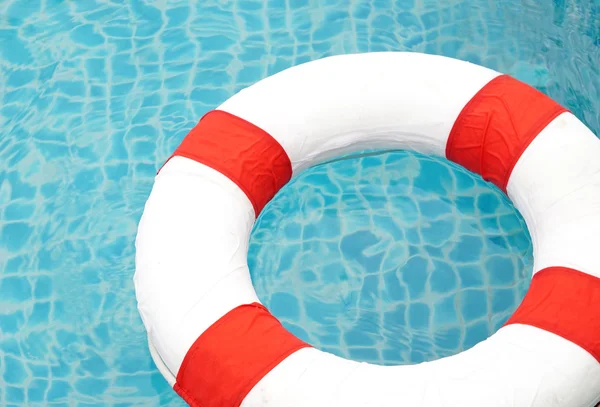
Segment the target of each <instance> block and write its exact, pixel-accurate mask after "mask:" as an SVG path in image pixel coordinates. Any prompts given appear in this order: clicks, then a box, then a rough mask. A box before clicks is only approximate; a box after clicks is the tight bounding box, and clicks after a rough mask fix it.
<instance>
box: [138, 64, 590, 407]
mask: <svg viewBox="0 0 600 407" xmlns="http://www.w3.org/2000/svg"><path fill="white" fill-rule="evenodd" d="M364 148H369V149H376V148H381V149H412V150H417V151H419V152H422V153H427V154H433V155H438V156H445V157H447V158H448V159H450V160H452V161H454V162H456V163H458V164H461V165H463V166H464V167H466V168H467V169H469V170H471V171H473V172H475V173H478V174H481V175H482V176H483V177H484V179H486V180H488V181H490V182H493V183H494V184H496V185H497V186H498V187H499V188H500V189H502V190H503V191H505V192H506V193H507V194H508V196H509V197H510V198H511V199H512V201H513V202H514V204H515V206H516V207H517V208H518V209H519V210H520V212H521V214H522V215H523V217H524V218H525V220H526V222H527V225H528V228H529V231H530V233H531V237H532V240H533V245H534V257H535V258H534V277H533V280H532V283H531V286H530V289H529V291H528V293H527V295H526V297H525V299H524V300H523V302H522V304H521V305H520V307H519V308H518V310H517V311H516V312H515V314H514V315H513V316H512V317H511V318H510V320H509V321H508V322H507V324H506V325H505V326H503V327H502V328H501V329H500V330H499V331H498V332H497V333H495V334H494V335H492V336H491V337H490V338H489V339H487V340H485V341H483V342H481V343H479V344H478V345H476V346H475V347H473V348H471V349H469V350H468V351H465V352H462V353H460V354H458V355H455V356H452V357H447V358H443V359H440V360H436V361H433V362H427V363H421V364H418V365H412V366H387V367H384V366H376V365H370V364H365V363H358V362H354V361H350V360H346V359H343V358H340V357H337V356H334V355H331V354H328V353H325V352H322V351H319V350H317V349H315V348H313V347H311V346H310V345H308V344H307V343H304V342H302V341H301V340H299V339H298V338H296V337H294V336H293V335H292V334H291V333H289V332H288V331H286V330H285V329H284V328H283V327H282V325H281V324H280V323H279V322H278V321H277V319H275V317H273V316H272V315H271V314H270V313H269V311H268V310H267V309H266V308H265V307H264V306H262V305H261V304H260V302H259V300H258V298H257V296H256V293H255V291H254V288H253V287H252V282H251V279H250V274H249V271H248V266H247V262H246V260H247V249H248V239H249V235H250V231H251V228H252V225H253V223H254V221H255V218H256V216H257V215H258V213H259V212H260V211H261V210H262V209H263V207H264V206H265V204H266V203H267V202H268V201H269V200H270V199H271V198H272V197H273V196H274V195H275V193H276V192H277V191H278V190H279V189H280V188H281V187H282V186H283V185H284V184H286V182H288V180H289V179H290V177H291V176H292V174H296V173H298V172H300V171H302V170H303V169H305V168H307V167H309V166H311V165H313V164H316V163H318V162H320V161H322V160H325V159H327V158H331V157H333V156H337V155H340V154H344V153H349V152H351V151H356V150H358V149H364ZM136 247H137V252H136V274H135V278H134V282H135V289H136V296H137V300H138V309H139V312H140V314H141V317H142V320H143V323H144V325H145V328H146V330H147V333H148V338H149V344H150V349H151V353H152V356H153V358H154V361H155V362H156V365H157V366H158V368H159V369H160V371H161V373H162V374H163V375H164V376H165V378H166V379H167V381H168V382H169V383H170V384H171V385H173V387H174V389H175V391H177V393H178V394H179V395H180V396H181V397H182V398H183V399H184V400H186V401H187V403H188V404H190V405H191V406H198V407H234V406H243V407H262V406H274V407H277V406H282V407H308V406H310V407H334V406H336V407H353V406H411V407H420V406H436V407H440V406H445V407H458V406H461V407H481V406H507V407H508V406H510V407H553V406H554V407H558V406H564V407H591V406H594V405H595V404H596V403H597V402H598V401H600V255H599V254H598V253H599V250H600V140H599V139H597V138H596V136H595V135H594V134H593V133H592V132H591V131H590V130H589V129H588V128H587V127H586V126H585V125H584V124H583V123H582V122H581V121H579V120H578V119H577V118H576V117H575V116H574V115H573V114H571V113H570V112H568V111H567V110H566V109H565V108H563V107H561V106H560V105H558V104H557V103H556V102H554V101H553V100H551V99H550V98H549V97H547V96H545V95H543V94H542V93H541V92H539V91H537V90H535V89H533V88H532V87H530V86H528V85H526V84H524V83H522V82H519V81H518V80H516V79H513V78H512V77H510V76H507V75H502V74H500V73H498V72H495V71H493V70H490V69H487V68H484V67H481V66H478V65H474V64H471V63H467V62H463V61H459V60H455V59H450V58H446V57H441V56H432V55H424V54H419V53H394V52H390V53H388V52H384V53H368V54H352V55H343V56H334V57H328V58H324V59H321V60H317V61H313V62H308V63H305V64H302V65H299V66H296V67H293V68H290V69H287V70H285V71H283V72H280V73H278V74H275V75H273V76H271V77H268V78H266V79H263V80H261V81H260V82H258V83H256V84H254V85H252V86H250V87H248V88H246V89H244V90H242V91H241V92H239V93H237V94H236V95H234V96H233V97H231V98H230V99H229V100H227V101H226V102H224V103H223V104H222V105H221V106H219V107H218V108H217V109H216V110H213V111H211V112H209V113H207V114H206V115H205V116H204V117H203V118H202V119H201V121H200V122H199V123H198V125H197V126H196V127H195V128H194V129H192V130H191V132H190V133H189V134H188V135H187V136H186V137H185V139H184V140H183V142H182V143H181V145H180V146H179V147H178V148H177V149H176V151H175V153H174V154H173V156H172V157H171V158H170V159H169V160H168V161H167V163H166V164H165V165H164V166H163V167H162V169H161V170H160V172H159V173H158V175H157V177H156V179H155V183H154V186H153V189H152V192H151V194H150V196H149V198H148V201H147V203H146V206H145V209H144V213H143V216H142V218H141V220H140V223H139V229H138V235H137V239H136Z"/></svg>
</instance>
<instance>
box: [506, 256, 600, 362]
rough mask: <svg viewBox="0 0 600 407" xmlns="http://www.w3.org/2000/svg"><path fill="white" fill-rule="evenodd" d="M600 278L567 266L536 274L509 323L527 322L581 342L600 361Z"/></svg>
mask: <svg viewBox="0 0 600 407" xmlns="http://www.w3.org/2000/svg"><path fill="white" fill-rule="evenodd" d="M599 304H600V278H597V277H594V276H591V275H589V274H586V273H582V272H581V271H577V270H573V269H570V268H566V267H549V268H547V269H544V270H540V271H539V272H538V273H536V274H535V275H534V276H533V279H532V280H531V286H530V287H529V291H528V292H527V294H526V295H525V299H523V302H522V303H521V305H520V306H519V308H518V309H517V311H516V312H515V313H514V314H513V316H512V317H511V318H510V319H509V320H508V322H507V323H506V325H510V324H524V325H531V326H535V327H536V328H540V329H543V330H545V331H548V332H552V333H553V334H556V335H558V336H561V337H563V338H564V339H566V340H568V341H570V342H573V343H575V344H577V345H579V346H580V347H581V348H583V349H585V350H586V351H588V352H589V353H590V354H591V355H592V356H593V357H594V358H596V360H597V361H598V362H600V309H599V308H598V305H599Z"/></svg>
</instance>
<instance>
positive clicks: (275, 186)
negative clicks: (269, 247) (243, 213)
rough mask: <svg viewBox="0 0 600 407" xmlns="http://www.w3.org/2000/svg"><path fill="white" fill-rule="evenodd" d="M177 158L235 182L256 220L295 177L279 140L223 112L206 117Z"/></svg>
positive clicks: (190, 133) (186, 140)
mask: <svg viewBox="0 0 600 407" xmlns="http://www.w3.org/2000/svg"><path fill="white" fill-rule="evenodd" d="M173 156H181V157H186V158H189V159H192V160H194V161H197V162H199V163H202V164H204V165H207V166H209V167H211V168H213V169H215V170H217V171H219V172H220V173H221V174H223V175H225V176H226V177H227V178H229V179H230V180H231V181H233V182H235V183H236V184H237V185H238V186H239V187H240V188H241V189H242V191H244V193H245V194H246V196H247V197H248V199H249V200H250V202H252V206H253V207H254V213H255V215H256V216H258V214H259V213H260V211H261V210H262V209H263V208H264V206H265V205H266V204H267V202H269V201H270V200H271V198H273V197H274V196H275V194H276V193H277V192H278V191H279V190H280V189H281V188H282V187H283V186H284V185H285V184H286V183H287V182H288V181H289V180H290V178H291V176H292V165H291V163H290V159H289V157H288V155H287V153H286V152H285V150H284V149H283V147H281V145H280V144H279V143H278V142H277V140H275V139H274V138H273V137H271V135H269V134H268V133H267V132H266V131H264V130H262V129H261V128H259V127H257V126H255V125H254V124H252V123H250V122H248V121H246V120H244V119H241V118H239V117H237V116H234V115H232V114H231V113H227V112H224V111H222V110H212V111H210V112H208V113H207V114H205V115H204V116H203V117H202V119H201V120H200V122H198V124H197V125H196V127H194V128H193V129H192V130H191V131H190V132H189V134H188V135H187V136H186V137H185V138H184V139H183V141H182V142H181V144H180V145H179V147H177V149H176V150H175V152H174V153H173ZM173 156H172V157H173Z"/></svg>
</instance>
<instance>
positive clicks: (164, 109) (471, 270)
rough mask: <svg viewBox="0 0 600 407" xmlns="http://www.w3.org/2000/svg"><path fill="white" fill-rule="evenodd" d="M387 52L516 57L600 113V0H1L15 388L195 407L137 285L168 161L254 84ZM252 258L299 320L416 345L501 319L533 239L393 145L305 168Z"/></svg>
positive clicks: (582, 106)
mask: <svg viewBox="0 0 600 407" xmlns="http://www.w3.org/2000/svg"><path fill="white" fill-rule="evenodd" d="M383 50H412V51H420V52H427V53H435V54H442V55H446V56H452V57H457V58H461V59H465V60H469V61H472V62H476V63H480V64H482V65H485V66H488V67H491V68H494V69H497V70H500V71H503V72H507V73H510V74H513V75H514V76H516V77H517V78H519V79H521V80H524V81H526V82H528V83H529V84H531V85H533V86H536V87H537V88H538V89H540V90H542V91H543V92H546V93H547V94H549V95H550V96H552V97H553V98H555V99H556V100H557V101H559V102H560V103H562V104H564V105H566V106H567V107H568V108H570V109H571V110H572V111H573V112H574V113H575V114H576V115H577V116H578V117H579V118H581V119H582V120H583V121H584V122H585V123H586V124H588V125H589V126H590V127H591V128H592V130H594V131H595V132H596V133H597V134H598V133H599V132H600V119H599V117H600V116H599V114H598V112H599V111H600V81H599V80H598V75H599V68H598V67H599V66H600V4H599V3H598V1H597V0H572V1H569V0H553V1H550V0H541V1H533V0H522V1H517V0H506V1H502V2H495V1H491V0H475V1H458V0H449V1H441V0H396V1H391V0H389V1H388V0H353V1H347V0H327V1H317V0H310V1H298V0H270V1H263V0H257V1H248V0H230V1H227V0H225V1H213V0H202V1H189V0H185V1H170V0H168V1H167V0H163V1H152V0H148V1H140V0H125V1H98V0H95V1H94V0H85V1H61V0H44V1H41V0H19V1H18V0H4V1H0V97H1V100H2V103H1V104H0V131H1V133H0V405H1V406H158V405H169V406H182V405H183V402H182V401H181V400H180V399H179V398H178V397H177V396H176V395H175V394H174V393H173V391H172V390H171V389H170V388H169V386H168V385H167V383H166V382H165V381H164V380H163V379H162V377H161V376H160V374H159V373H158V371H157V370H156V368H155V366H154V364H153V363H152V361H151V359H150V356H149V353H148V350H147V347H146V339H145V338H146V335H145V331H144V329H143V326H142V324H141V321H140V319H139V316H138V314H137V310H136V307H135V296H134V292H133V283H132V276H133V272H134V246H133V241H134V237H135V233H136V225H137V222H138V220H139V218H140V216H141V211H142V208H143V204H144V202H145V200H146V198H147V196H148V194H149V191H150V188H151V186H152V181H153V176H154V174H155V173H156V170H157V169H158V167H159V166H160V165H161V164H162V162H163V161H164V160H165V159H166V158H167V157H168V155H169V154H170V152H171V151H172V150H173V149H174V148H175V147H176V146H177V144H178V143H179V142H180V141H181V139H182V138H183V137H184V136H185V134H186V133H187V132H188V131H189V129H190V128H191V127H192V126H193V125H194V124H195V123H196V121H197V120H198V118H199V117H200V116H201V115H202V114H203V113H205V112H206V111H207V110H209V109H211V108H214V107H215V106H216V105H218V104H220V103H221V102H223V101H224V100H225V99H226V98H228V97H229V96H231V95H232V94H233V93H234V92H236V91H238V90H239V89H242V88H243V87H245V86H248V85H250V84H252V83H254V82H255V81H257V80H259V79H260V78H263V77H265V76H266V75H269V74H272V73H275V72H278V71H280V70H282V69H285V68H287V67H290V66H292V65H296V64H299V63H302V62H306V61H309V60H313V59H317V58H320V57H323V56H327V55H334V54H342V53H349V52H358V51H360V52H366V51H383ZM398 74H399V75H401V74H402V72H398ZM349 86H351V84H349ZM249 262H250V265H251V268H252V273H253V279H254V283H255V285H256V288H257V291H258V293H259V296H260V297H261V299H262V300H263V301H264V302H265V304H266V305H267V306H268V307H269V308H270V309H271V310H272V311H273V312H274V313H275V314H276V315H277V316H278V317H280V318H281V319H282V321H283V322H284V324H285V325H286V326H287V327H288V328H289V329H290V330H292V331H293V332H294V333H296V334H297V335H298V336H300V337H302V338H303V339H306V340H308V341H309V342H310V343H312V344H313V345H315V346H317V347H319V348H321V349H325V350H328V351H330V352H333V353H335V354H338V355H341V356H345V357H349V358H353V359H356V360H364V361H370V362H373V363H379V364H401V363H416V362H419V361H423V360H432V359H435V358H439V357H442V356H446V355H449V354H452V353H456V352H458V351H460V350H462V349H466V348H469V347H471V346H472V345H473V344H475V343H476V342H478V341H480V340H482V339H483V338H485V337H486V336H488V335H489V334H491V333H492V332H493V331H494V330H496V329H497V328H498V326H499V325H501V324H502V323H503V322H504V321H505V320H506V318H507V317H508V315H510V313H511V312H512V311H513V310H514V308H515V307H516V305H517V304H518V303H519V301H520V299H521V297H522V296H523V294H524V292H525V291H526V289H527V286H528V278H529V276H530V273H531V262H532V259H531V243H530V240H529V235H528V234H527V231H526V230H525V228H524V224H523V221H522V219H521V217H520V216H519V214H518V213H517V212H516V211H515V210H514V208H513V207H512V206H511V205H510V204H509V203H508V201H507V200H506V199H505V198H504V197H503V195H502V194H501V193H500V192H499V191H498V190H497V189H495V188H492V187H490V186H489V185H488V184H487V183H484V182H483V181H482V180H481V179H480V178H478V177H475V176H473V175H471V174H470V173H468V172H466V171H464V170H462V169H460V168H458V167H456V166H454V165H452V164H449V163H447V162H446V161H444V160H440V159H435V158H429V157H423V156H420V155H416V154H412V153H407V152H392V153H390V152H388V153H381V154H371V155H366V156H360V157H356V158H347V159H344V160H339V161H335V162H333V163H329V164H326V165H322V166H318V167H315V168H313V169H310V170H309V171H307V172H306V173H304V174H302V175H300V176H299V177H297V178H296V179H295V180H294V181H293V182H292V183H291V184H290V185H288V186H287V187H286V188H284V189H283V190H282V191H281V192H280V193H279V195H278V196H277V197H276V199H275V200H274V201H273V202H271V203H270V204H269V206H268V207H267V209H266V210H265V211H264V212H263V214H262V215H261V217H260V219H259V222H258V223H257V225H256V228H255V230H254V233H253V236H252V242H251V248H250V258H249Z"/></svg>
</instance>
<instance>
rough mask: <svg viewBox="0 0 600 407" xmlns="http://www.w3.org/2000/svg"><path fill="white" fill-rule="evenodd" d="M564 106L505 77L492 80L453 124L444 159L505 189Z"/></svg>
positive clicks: (467, 105)
mask: <svg viewBox="0 0 600 407" xmlns="http://www.w3.org/2000/svg"><path fill="white" fill-rule="evenodd" d="M566 111H567V110H566V109H565V108H564V107H562V106H560V105H559V104H558V103H556V102H555V101H554V100H552V99H550V98H549V97H548V96H546V95H544V94H543V93H542V92H540V91H538V90H536V89H534V88H532V87H531V86H529V85H527V84H525V83H523V82H521V81H518V80H517V79H514V78H512V77H510V76H508V75H501V76H498V77H496V78H494V79H492V80H491V81H490V82H489V83H487V84H486V85H485V86H484V87H483V88H481V89H480V90H479V92H477V94H475V96H473V98H472V99H471V100H470V101H469V103H467V104H466V105H465V107H464V108H463V110H462V111H461V112H460V114H459V116H458V118H457V119H456V121H455V122H454V126H453V127H452V131H451V132H450V136H449V137H448V142H447V144H446V157H447V158H448V159H449V160H451V161H454V162H455V163H457V164H460V165H462V166H463V167H465V168H467V169H468V170H470V171H473V172H475V173H477V174H480V175H481V176H482V177H483V179H485V180H486V181H490V182H492V183H494V184H495V185H496V186H498V187H499V188H500V189H502V190H503V191H504V192H506V185H507V184H508V180H509V178H510V174H511V172H512V170H513V168H514V166H515V165H516V164H517V161H518V160H519V158H521V155H522V154H523V152H524V151H525V149H526V148H527V147H528V146H529V144H531V142H532V141H533V139H534V138H535V137H536V136H537V135H538V134H539V133H540V131H542V130H543V129H544V128H545V127H546V126H547V125H548V124H549V123H550V122H551V121H552V120H554V119H555V118H556V117H557V116H558V115H559V114H561V113H563V112H566Z"/></svg>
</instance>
